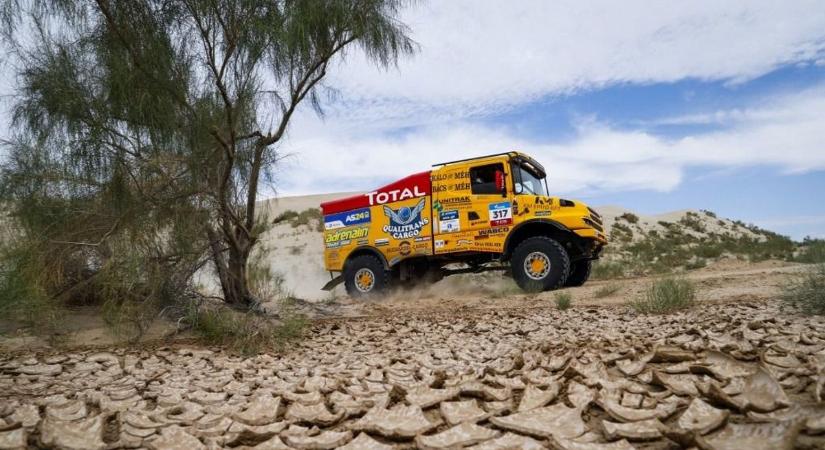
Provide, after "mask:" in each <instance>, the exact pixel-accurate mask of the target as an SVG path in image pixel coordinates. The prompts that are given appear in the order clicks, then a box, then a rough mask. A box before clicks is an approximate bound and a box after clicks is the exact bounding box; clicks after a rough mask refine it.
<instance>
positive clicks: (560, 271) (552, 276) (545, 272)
mask: <svg viewBox="0 0 825 450" xmlns="http://www.w3.org/2000/svg"><path fill="white" fill-rule="evenodd" d="M510 267H511V269H512V271H513V279H515V280H516V284H518V285H519V287H520V288H521V289H522V290H524V291H527V292H541V291H550V290H553V289H558V288H560V287H562V286H564V282H565V281H566V280H567V275H568V273H569V272H570V257H569V256H568V255H567V251H566V250H565V249H564V247H562V246H561V244H559V243H558V242H556V241H555V240H553V239H551V238H549V237H547V236H533V237H531V238H527V239H525V240H524V241H523V242H522V243H520V244H519V245H518V246H517V247H516V249H515V251H513V257H512V258H511V259H510Z"/></svg>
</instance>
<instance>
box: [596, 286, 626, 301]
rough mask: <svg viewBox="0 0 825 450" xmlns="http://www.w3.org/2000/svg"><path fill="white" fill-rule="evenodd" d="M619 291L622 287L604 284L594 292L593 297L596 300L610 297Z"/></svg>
mask: <svg viewBox="0 0 825 450" xmlns="http://www.w3.org/2000/svg"><path fill="white" fill-rule="evenodd" d="M621 289H622V287H621V286H619V285H618V284H615V283H610V284H605V285H604V286H602V287H600V288H599V289H596V292H595V293H594V294H593V295H594V296H595V297H596V298H604V297H610V296H611V295H613V294H615V293H617V292H619V291H620V290H621Z"/></svg>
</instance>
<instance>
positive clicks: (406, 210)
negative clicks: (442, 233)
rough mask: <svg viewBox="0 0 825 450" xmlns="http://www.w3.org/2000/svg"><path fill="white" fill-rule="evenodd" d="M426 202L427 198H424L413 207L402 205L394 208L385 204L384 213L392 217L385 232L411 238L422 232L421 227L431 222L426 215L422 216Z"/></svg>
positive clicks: (397, 236)
mask: <svg viewBox="0 0 825 450" xmlns="http://www.w3.org/2000/svg"><path fill="white" fill-rule="evenodd" d="M425 203H426V199H424V198H422V199H421V200H419V201H418V203H417V204H416V205H415V206H414V207H413V208H410V207H409V206H402V207H400V208H398V209H397V210H394V209H392V208H390V207H389V206H384V215H385V216H387V217H389V219H390V223H389V225H384V232H385V233H389V234H390V236H392V237H393V238H395V239H409V238H413V237H416V236H418V235H419V234H421V229H422V228H424V226H426V225H427V224H428V223H430V221H429V220H427V218H426V217H421V212H422V211H424V205H425Z"/></svg>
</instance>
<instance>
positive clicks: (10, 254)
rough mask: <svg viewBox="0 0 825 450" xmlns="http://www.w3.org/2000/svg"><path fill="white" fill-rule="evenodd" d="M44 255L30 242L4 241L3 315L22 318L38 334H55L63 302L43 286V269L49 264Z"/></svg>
mask: <svg viewBox="0 0 825 450" xmlns="http://www.w3.org/2000/svg"><path fill="white" fill-rule="evenodd" d="M43 256H44V255H42V254H41V253H39V252H37V251H35V247H34V244H32V243H30V242H26V241H21V240H16V241H15V242H14V243H12V242H10V241H5V242H2V241H0V316H2V317H4V318H9V319H14V320H17V321H20V322H21V323H22V324H23V325H24V326H26V327H29V328H31V329H33V330H34V331H36V332H37V333H38V334H52V333H53V332H54V331H56V329H57V325H58V323H59V316H60V305H58V304H56V303H55V302H53V301H51V298H50V297H49V295H48V293H47V292H46V289H45V288H44V287H43V285H42V283H43V282H44V277H43V276H42V275H43V274H42V272H41V270H42V268H43V267H45V266H46V265H47V263H48V261H45V260H43V259H42V258H43Z"/></svg>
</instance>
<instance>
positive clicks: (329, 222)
mask: <svg viewBox="0 0 825 450" xmlns="http://www.w3.org/2000/svg"><path fill="white" fill-rule="evenodd" d="M369 222H370V209H369V208H362V209H356V210H355V211H346V212H341V213H337V214H330V215H328V216H324V229H326V230H334V229H337V228H346V227H351V226H353V225H361V224H364V223H369Z"/></svg>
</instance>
